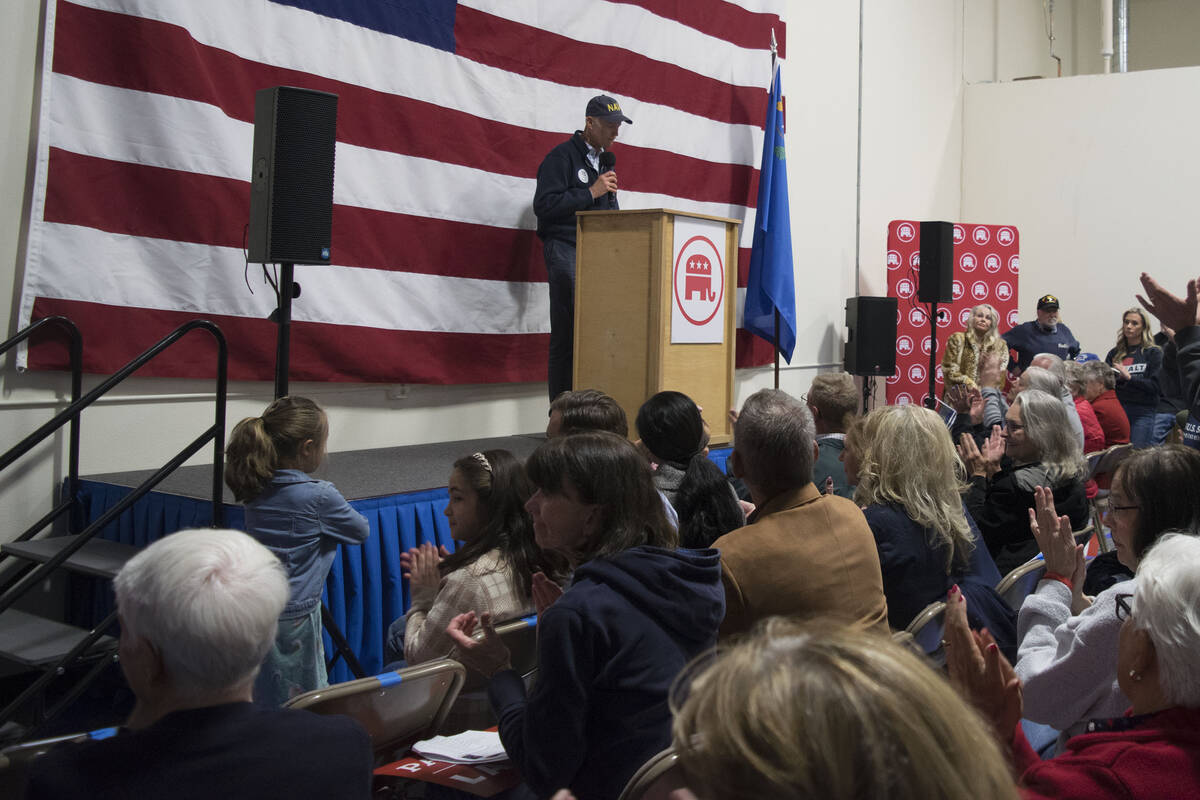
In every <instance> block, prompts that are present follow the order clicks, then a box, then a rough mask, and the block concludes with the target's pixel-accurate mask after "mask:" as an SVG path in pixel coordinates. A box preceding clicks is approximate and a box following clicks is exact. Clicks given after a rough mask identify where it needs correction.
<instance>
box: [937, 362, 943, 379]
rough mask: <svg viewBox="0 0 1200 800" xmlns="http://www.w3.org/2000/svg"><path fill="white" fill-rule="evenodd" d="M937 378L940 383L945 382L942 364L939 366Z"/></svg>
mask: <svg viewBox="0 0 1200 800" xmlns="http://www.w3.org/2000/svg"><path fill="white" fill-rule="evenodd" d="M936 378H937V382H938V383H944V381H943V380H942V368H941V366H940V365H939V366H938V368H937V375H936Z"/></svg>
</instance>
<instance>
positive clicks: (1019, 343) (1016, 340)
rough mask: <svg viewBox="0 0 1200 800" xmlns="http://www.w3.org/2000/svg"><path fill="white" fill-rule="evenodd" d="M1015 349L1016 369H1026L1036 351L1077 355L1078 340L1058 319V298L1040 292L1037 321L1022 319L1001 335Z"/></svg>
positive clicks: (1066, 355) (1065, 355)
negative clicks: (1023, 320) (1024, 320)
mask: <svg viewBox="0 0 1200 800" xmlns="http://www.w3.org/2000/svg"><path fill="white" fill-rule="evenodd" d="M1000 338H1002V339H1003V340H1004V341H1005V342H1007V343H1008V346H1009V347H1011V348H1012V349H1013V350H1016V351H1017V372H1016V374H1018V375H1019V374H1021V373H1022V372H1024V371H1025V370H1026V369H1028V368H1029V365H1030V363H1032V362H1033V357H1034V356H1036V355H1037V354H1038V353H1053V354H1054V355H1056V356H1058V357H1059V358H1061V359H1062V360H1063V361H1066V360H1068V359H1071V358H1074V357H1075V356H1077V355H1079V349H1080V348H1079V342H1078V341H1077V340H1076V339H1075V335H1074V334H1072V333H1071V329H1070V328H1068V327H1067V326H1066V325H1063V324H1062V323H1061V322H1059V321H1058V298H1057V297H1055V296H1054V295H1052V294H1046V295H1042V296H1041V297H1039V298H1038V302H1037V321H1036V322H1034V321H1031V322H1022V323H1021V324H1020V325H1017V326H1016V327H1015V328H1012V329H1011V330H1009V331H1008V332H1007V333H1005V334H1004V335H1003V336H1001V337H1000Z"/></svg>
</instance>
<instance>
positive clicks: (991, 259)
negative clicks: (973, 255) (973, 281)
mask: <svg viewBox="0 0 1200 800" xmlns="http://www.w3.org/2000/svg"><path fill="white" fill-rule="evenodd" d="M983 268H984V269H986V270H987V271H988V272H991V273H996V272H999V271H1000V256H998V255H996V254H995V253H988V254H987V255H986V256H984V257H983Z"/></svg>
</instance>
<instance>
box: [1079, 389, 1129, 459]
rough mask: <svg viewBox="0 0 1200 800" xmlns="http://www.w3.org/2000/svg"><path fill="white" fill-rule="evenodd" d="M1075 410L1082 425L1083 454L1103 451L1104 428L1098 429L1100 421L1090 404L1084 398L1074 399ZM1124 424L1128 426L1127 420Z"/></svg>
mask: <svg viewBox="0 0 1200 800" xmlns="http://www.w3.org/2000/svg"><path fill="white" fill-rule="evenodd" d="M1075 410H1076V411H1077V412H1079V422H1080V424H1081V425H1083V452H1084V453H1095V452H1097V451H1099V450H1103V449H1104V447H1105V441H1106V440H1105V437H1104V428H1102V427H1100V420H1099V419H1097V418H1096V412H1095V410H1094V409H1093V408H1092V404H1091V403H1089V402H1088V401H1087V399H1086V398H1084V397H1076V398H1075ZM1125 424H1126V425H1128V424H1129V420H1128V419H1126V420H1125ZM1114 444H1116V443H1115V442H1114Z"/></svg>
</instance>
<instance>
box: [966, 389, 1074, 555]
mask: <svg viewBox="0 0 1200 800" xmlns="http://www.w3.org/2000/svg"><path fill="white" fill-rule="evenodd" d="M959 453H960V455H961V456H962V459H963V462H964V463H965V464H966V465H967V472H968V474H969V476H970V488H969V489H968V491H967V495H966V500H967V508H968V510H969V511H970V512H971V516H972V517H974V519H975V523H976V524H977V525H978V526H979V530H980V532H981V533H982V534H983V539H984V541H985V542H986V543H987V547H988V551H989V552H990V553H991V554H992V557H993V559H994V560H995V562H996V567H997V568H998V569H999V570H1000V572H1001V573H1002V574H1005V573H1007V572H1009V571H1011V570H1012V569H1014V568H1016V567H1018V566H1020V565H1021V564H1023V563H1024V562H1026V561H1028V560H1029V559H1030V558H1032V557H1033V556H1034V555H1036V554H1037V551H1038V548H1037V542H1036V541H1034V538H1033V534H1032V533H1031V532H1030V529H1029V518H1028V514H1029V509H1031V508H1033V507H1034V489H1035V488H1036V487H1038V486H1050V487H1052V489H1053V492H1054V501H1055V503H1056V504H1057V505H1058V508H1059V510H1060V511H1062V512H1063V513H1065V514H1067V515H1068V516H1069V517H1070V519H1071V524H1072V525H1073V526H1074V527H1075V528H1077V529H1078V528H1083V527H1084V526H1085V525H1086V524H1087V520H1088V517H1089V515H1090V507H1089V506H1088V502H1087V497H1086V494H1085V492H1084V485H1083V472H1084V461H1083V456H1082V453H1081V452H1080V448H1079V443H1078V441H1077V440H1076V438H1075V436H1074V435H1073V433H1072V431H1071V429H1070V427H1069V426H1068V424H1067V416H1066V411H1065V410H1064V408H1063V404H1062V402H1061V401H1060V400H1059V399H1058V398H1057V397H1054V396H1052V395H1050V394H1047V393H1046V392H1040V391H1038V390H1036V389H1027V390H1025V391H1023V392H1021V394H1020V395H1018V396H1017V398H1016V401H1015V402H1014V403H1013V405H1012V406H1011V407H1010V408H1009V409H1008V414H1007V415H1006V417H1005V427H1004V429H1003V431H1001V430H1000V429H995V430H994V431H993V434H992V436H990V437H989V438H988V440H987V441H986V442H984V444H983V447H982V448H980V447H977V446H976V444H975V440H974V439H973V438H971V437H970V436H963V437H961V444H960V446H959Z"/></svg>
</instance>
